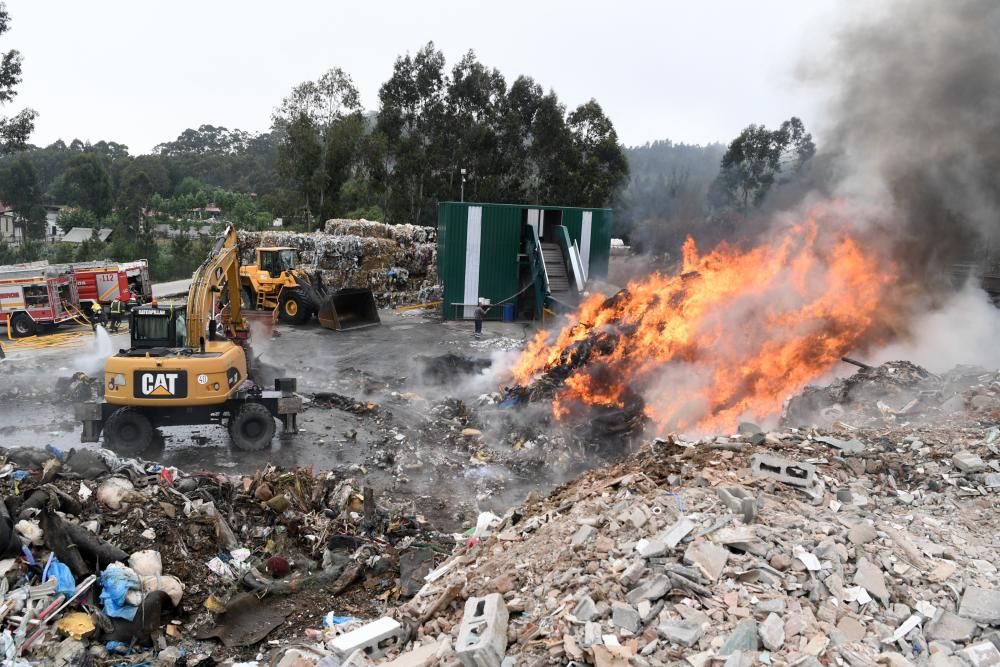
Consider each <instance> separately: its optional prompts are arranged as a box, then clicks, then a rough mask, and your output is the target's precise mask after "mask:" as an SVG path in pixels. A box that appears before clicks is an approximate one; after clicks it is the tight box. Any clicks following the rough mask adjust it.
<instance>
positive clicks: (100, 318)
mask: <svg viewBox="0 0 1000 667" xmlns="http://www.w3.org/2000/svg"><path fill="white" fill-rule="evenodd" d="M103 322H104V309H103V308H102V307H101V304H100V303H98V302H97V301H95V302H94V303H92V304H91V305H90V328H91V329H93V330H94V333H97V325H98V324H103Z"/></svg>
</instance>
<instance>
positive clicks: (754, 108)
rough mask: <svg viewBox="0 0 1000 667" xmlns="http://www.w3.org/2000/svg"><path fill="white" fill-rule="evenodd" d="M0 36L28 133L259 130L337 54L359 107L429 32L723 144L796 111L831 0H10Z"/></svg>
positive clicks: (113, 136) (580, 98) (581, 95)
mask: <svg viewBox="0 0 1000 667" xmlns="http://www.w3.org/2000/svg"><path fill="white" fill-rule="evenodd" d="M7 6H8V9H9V10H10V14H11V18H12V26H13V27H12V30H11V31H10V33H8V34H7V35H5V36H4V37H3V38H0V48H2V49H4V50H6V49H9V48H11V47H14V48H17V49H19V50H20V51H21V52H22V53H23V55H24V83H23V84H22V85H21V87H20V89H19V91H20V94H19V95H18V97H17V98H16V99H15V101H14V104H13V105H12V106H11V107H9V109H8V111H9V110H11V109H15V110H16V109H20V108H22V107H24V106H30V107H33V108H34V109H36V110H37V111H38V112H39V113H40V116H39V118H38V121H37V125H36V130H35V133H34V135H33V136H32V142H33V143H35V144H38V145H46V144H48V143H51V142H52V141H54V140H56V139H57V138H62V139H64V140H66V141H69V140H71V139H73V138H75V137H76V138H80V139H84V140H90V141H98V140H100V139H106V140H114V141H119V142H122V143H125V144H127V145H128V146H129V148H130V151H131V152H132V153H133V154H137V153H140V152H144V151H148V150H149V149H150V148H152V147H153V145H155V144H156V143H159V142H161V141H165V140H169V139H172V138H174V137H176V136H177V135H178V134H179V133H180V132H181V131H183V130H184V129H185V128H187V127H197V126H198V125H201V124H204V123H208V124H213V125H224V126H226V127H229V128H236V127H238V128H241V129H245V130H252V131H260V130H264V129H266V128H267V126H268V124H269V118H270V113H271V111H272V109H273V108H274V106H275V105H277V104H278V102H279V101H280V100H281V98H282V97H283V96H284V95H285V94H286V93H287V92H288V90H289V89H290V88H291V87H292V86H293V85H294V84H296V83H298V82H300V81H303V80H306V79H312V78H316V77H317V76H318V75H319V74H320V73H322V72H323V71H324V70H325V69H327V68H329V67H331V66H335V65H339V66H340V67H343V68H344V69H345V70H346V71H347V72H349V73H350V74H351V76H352V77H353V78H354V80H355V82H356V83H357V85H358V88H359V89H360V90H361V94H362V101H363V102H364V104H365V107H366V108H368V109H375V108H377V103H378V88H379V86H380V85H381V83H382V82H383V81H384V80H385V79H386V78H388V76H389V75H390V73H391V71H392V65H393V61H394V60H395V58H396V56H397V55H398V54H401V53H405V52H407V51H409V52H411V53H412V52H414V51H416V50H417V49H418V48H420V47H421V46H422V45H423V44H425V43H426V42H427V41H428V40H433V41H434V42H435V44H436V45H437V46H438V48H440V49H442V50H443V51H444V53H445V56H446V58H447V60H448V63H449V65H451V64H452V63H454V62H455V61H457V60H458V58H459V57H460V56H461V54H462V53H464V52H465V51H466V50H468V49H470V48H471V49H474V50H475V51H476V53H477V55H478V57H479V59H480V60H481V61H482V62H483V63H485V64H487V65H489V66H493V67H497V68H498V69H500V71H502V72H503V73H504V75H505V76H506V77H507V80H508V82H510V81H512V80H513V78H514V77H516V76H517V75H519V74H527V75H529V76H532V77H533V78H534V79H535V80H536V81H538V82H539V83H541V84H542V85H543V86H544V87H545V88H546V89H548V88H552V89H554V90H555V91H556V93H557V94H558V95H559V97H560V99H561V100H562V101H563V103H565V104H566V105H567V106H570V107H572V106H575V105H577V104H579V103H581V102H584V101H586V100H587V99H589V98H590V97H594V98H596V99H597V100H598V101H599V102H600V103H601V105H602V106H603V107H604V109H605V112H606V113H607V114H608V115H609V116H610V117H611V119H612V121H613V122H614V124H615V127H616V128H617V129H618V132H619V136H620V137H621V140H622V141H623V142H625V143H626V144H629V145H633V144H638V143H643V142H645V141H650V140H654V139H661V138H670V139H673V140H675V141H684V142H688V143H704V142H709V141H728V140H729V139H731V138H732V137H733V136H735V134H736V133H738V132H739V130H740V129H741V128H742V127H744V126H745V125H747V124H748V123H751V122H763V123H767V124H777V123H778V122H780V121H781V120H783V119H785V118H787V117H788V116H790V115H799V116H801V117H802V118H803V119H804V120H805V122H806V125H807V127H810V129H814V128H813V127H812V126H814V125H815V124H816V123H817V122H818V121H819V120H820V119H819V117H818V116H819V112H820V106H821V105H820V104H819V101H818V99H819V98H818V95H817V93H816V91H814V90H810V89H809V88H807V87H804V86H802V85H801V84H799V83H797V82H796V81H795V79H794V75H793V73H794V70H795V65H796V63H797V62H798V60H799V58H800V56H801V54H802V52H803V51H804V50H805V49H810V48H816V46H817V45H821V44H822V43H823V42H824V40H825V38H826V33H827V31H828V30H829V28H830V26H831V24H832V23H834V22H835V21H836V19H837V18H838V16H837V14H838V12H837V8H838V7H841V8H843V4H842V3H837V2H836V1H835V0H808V1H806V2H802V1H796V0H785V1H778V0H756V1H753V2H750V1H747V0H713V1H704V2H690V1H689V2H684V3H680V2H593V1H591V0H577V1H575V2H552V1H549V0H534V1H531V2H525V1H522V0H516V1H507V2H489V3H487V2H474V1H472V0H465V1H464V2H431V1H427V0H423V1H420V2H413V1H400V2H372V1H369V2H366V3H346V2H332V1H329V2H320V1H318V0H313V1H300V2H294V1H286V2H270V1H267V0H239V1H237V0H200V1H193V0H170V1H164V0H159V1H146V0H98V1H96V2H80V1H79V0H7Z"/></svg>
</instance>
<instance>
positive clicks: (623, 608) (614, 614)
mask: <svg viewBox="0 0 1000 667" xmlns="http://www.w3.org/2000/svg"><path fill="white" fill-rule="evenodd" d="M611 622H612V623H614V624H615V625H616V626H617V627H619V628H621V629H622V630H627V631H629V632H631V633H632V634H633V635H635V634H639V628H640V623H641V619H640V618H639V612H637V611H636V610H635V609H634V608H633V607H632V605H628V604H625V603H624V602H613V603H612V604H611Z"/></svg>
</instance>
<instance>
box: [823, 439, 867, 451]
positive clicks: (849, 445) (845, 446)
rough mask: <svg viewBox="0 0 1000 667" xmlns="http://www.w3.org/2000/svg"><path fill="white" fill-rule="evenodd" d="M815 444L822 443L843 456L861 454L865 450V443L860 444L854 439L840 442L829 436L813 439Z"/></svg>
mask: <svg viewBox="0 0 1000 667" xmlns="http://www.w3.org/2000/svg"><path fill="white" fill-rule="evenodd" d="M814 440H816V442H822V443H823V444H824V445H830V446H831V447H833V448H834V449H838V450H840V451H841V452H843V453H844V454H847V455H851V454H861V453H862V452H864V451H865V450H866V449H868V448H867V447H866V446H865V443H863V442H861V441H860V440H858V439H856V438H852V439H851V440H841V439H840V438H833V437H829V436H816V437H815V438H814Z"/></svg>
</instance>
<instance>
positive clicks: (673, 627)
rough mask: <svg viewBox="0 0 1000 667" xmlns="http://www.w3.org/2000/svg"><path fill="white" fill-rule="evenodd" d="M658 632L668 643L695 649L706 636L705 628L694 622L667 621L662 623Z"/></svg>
mask: <svg viewBox="0 0 1000 667" xmlns="http://www.w3.org/2000/svg"><path fill="white" fill-rule="evenodd" d="M656 631H657V632H658V633H659V634H660V636H661V637H663V638H664V639H666V640H667V641H669V642H672V643H674V644H680V645H681V646H684V647H686V648H691V647H693V646H694V645H695V644H697V643H698V640H699V639H701V638H702V636H703V635H704V634H705V628H704V626H703V625H702V624H701V623H695V622H694V621H667V622H666V623H660V625H658V626H657V628H656Z"/></svg>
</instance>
